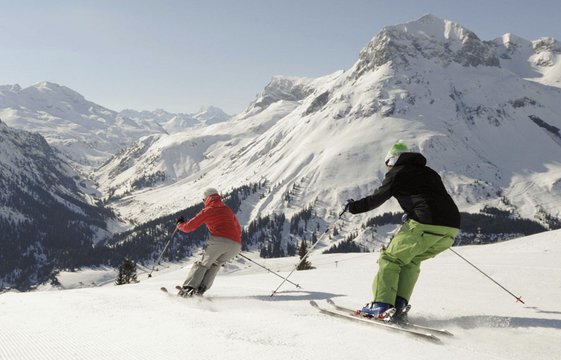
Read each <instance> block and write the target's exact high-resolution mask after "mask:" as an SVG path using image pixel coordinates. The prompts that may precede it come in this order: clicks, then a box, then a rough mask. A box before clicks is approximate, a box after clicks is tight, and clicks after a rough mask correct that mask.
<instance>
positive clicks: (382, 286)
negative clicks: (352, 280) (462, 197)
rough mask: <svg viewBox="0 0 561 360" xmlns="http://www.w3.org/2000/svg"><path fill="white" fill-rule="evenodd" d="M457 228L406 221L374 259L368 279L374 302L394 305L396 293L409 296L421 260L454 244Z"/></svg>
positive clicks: (416, 277) (419, 268) (417, 275)
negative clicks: (373, 269)
mask: <svg viewBox="0 0 561 360" xmlns="http://www.w3.org/2000/svg"><path fill="white" fill-rule="evenodd" d="M459 232H460V230H459V229H456V228H452V227H447V226H438V225H426V224H421V223H420V222H418V221H415V220H407V221H406V222H405V223H404V224H403V225H402V227H401V229H400V230H399V231H398V232H397V234H396V235H395V236H394V237H393V239H392V240H391V242H390V245H389V246H388V248H387V249H386V250H385V251H383V252H382V254H381V255H380V259H379V260H378V266H379V268H378V273H377V274H376V277H375V278H374V281H373V282H372V293H373V295H374V301H375V302H383V303H386V304H391V305H395V299H396V296H400V297H402V298H404V299H405V300H407V301H409V300H410V299H411V294H412V293H413V288H414V287H415V283H416V282H417V279H418V278H419V273H420V272H421V267H420V265H421V261H423V260H427V259H430V258H432V257H434V256H436V255H437V254H439V253H441V252H443V251H444V250H446V249H448V248H449V247H451V246H452V245H453V244H454V238H455V237H456V235H458V233H459Z"/></svg>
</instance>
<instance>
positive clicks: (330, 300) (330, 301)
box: [326, 298, 335, 305]
mask: <svg viewBox="0 0 561 360" xmlns="http://www.w3.org/2000/svg"><path fill="white" fill-rule="evenodd" d="M326 301H327V303H328V304H331V305H335V302H334V301H333V300H332V299H331V298H329V299H327V300H326Z"/></svg>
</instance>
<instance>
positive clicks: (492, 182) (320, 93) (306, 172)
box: [0, 15, 561, 276]
mask: <svg viewBox="0 0 561 360" xmlns="http://www.w3.org/2000/svg"><path fill="white" fill-rule="evenodd" d="M560 57H561V45H560V44H559V42H557V41H556V40H555V39H552V38H541V39H538V40H535V41H528V40H525V39H522V38H520V37H517V36H515V35H512V34H506V35H504V36H502V37H500V38H498V39H495V40H492V41H483V40H481V39H479V38H478V37H477V35H476V34H475V33H474V32H472V31H470V30H468V29H466V28H465V27H463V26H462V25H460V24H457V23H453V22H451V21H448V20H443V19H439V18H437V17H434V16H432V15H426V16H423V17H422V18H420V19H418V20H416V21H412V22H409V23H406V24H400V25H396V26H389V27H386V28H384V29H382V30H381V31H380V32H379V33H378V34H377V35H376V36H375V37H374V38H373V39H372V40H371V41H370V42H369V43H368V44H367V45H366V46H365V48H364V49H363V50H362V51H361V52H360V54H359V56H358V60H357V62H356V63H355V64H354V65H353V66H352V67H351V68H350V69H346V70H341V71H338V72H335V73H333V74H329V75H326V76H323V77H320V78H315V79H309V78H297V77H282V76H277V77H274V78H273V79H272V80H271V82H270V83H269V84H268V85H267V86H266V87H265V89H264V90H263V91H262V92H261V93H260V94H259V95H258V96H257V97H256V99H255V100H254V101H253V102H252V103H251V104H250V105H249V106H248V108H247V109H245V110H244V111H243V112H241V113H240V114H237V115H235V116H229V115H227V114H225V113H224V112H223V111H221V110H219V109H216V108H206V109H202V110H201V111H200V112H198V113H196V114H171V113H167V112H165V111H163V110H156V111H151V112H148V111H142V112H139V111H134V110H126V111H122V112H121V113H117V112H114V111H111V110H108V109H106V108H104V107H102V106H99V105H96V104H94V103H91V102H89V101H87V100H85V99H84V98H83V97H82V96H81V95H79V94H78V93H76V92H74V91H72V90H70V89H68V88H65V87H63V86H60V85H56V84H52V83H41V84H37V85H35V86H32V87H29V88H26V89H21V88H20V87H19V86H17V85H15V86H3V87H0V118H1V119H2V120H3V121H4V122H5V124H4V127H5V128H6V129H10V128H14V129H15V128H17V129H22V130H26V131H35V132H38V133H39V134H41V135H42V136H44V137H45V139H46V141H47V142H48V143H49V144H50V145H51V146H52V147H53V148H54V149H56V152H57V153H58V154H59V156H58V157H59V158H61V159H65V161H67V162H68V164H71V165H72V166H73V167H75V168H76V169H78V170H79V172H77V173H76V174H77V175H73V176H74V178H75V179H77V180H78V183H79V182H80V180H82V179H88V180H91V183H87V184H86V183H84V184H85V185H84V189H80V188H75V189H71V192H73V193H74V192H83V193H88V194H90V196H93V197H96V198H98V199H102V200H103V205H99V206H101V207H99V208H98V211H101V212H102V213H103V211H105V209H106V207H107V208H110V209H112V210H113V211H114V212H115V213H116V214H118V216H119V219H121V220H122V221H120V228H121V229H122V228H123V227H127V226H129V227H130V224H127V223H126V221H127V220H130V221H133V222H134V223H135V224H143V223H147V222H149V221H152V220H154V219H157V218H161V217H164V216H167V215H170V214H174V213H176V212H178V211H180V210H182V209H185V208H186V207H188V206H192V205H194V204H197V203H198V202H200V198H201V193H202V191H203V190H204V188H206V187H209V186H213V187H216V188H218V189H220V191H222V192H228V191H230V190H232V189H235V188H241V187H243V186H246V185H249V184H266V188H264V189H262V190H261V193H260V196H259V197H251V202H250V203H247V204H246V205H245V206H242V207H241V209H242V210H240V211H241V213H239V214H238V215H239V216H240V218H241V219H242V221H243V222H244V223H245V224H248V223H250V222H251V221H252V220H256V219H259V218H261V217H264V216H267V215H269V214H276V215H278V214H283V215H284V216H286V217H288V218H291V217H293V216H301V213H302V209H304V208H308V207H310V206H312V207H313V209H314V213H315V215H316V216H317V217H319V218H322V219H324V220H325V221H330V220H331V219H333V214H334V213H335V210H339V209H340V207H341V204H343V203H344V202H345V200H346V199H348V198H355V199H357V198H360V197H362V196H366V195H368V194H369V193H371V192H372V191H373V189H374V188H375V187H376V186H377V185H378V184H379V183H380V182H381V180H382V178H383V176H384V171H385V169H384V164H383V161H382V159H383V156H384V154H385V152H386V151H387V149H388V148H389V147H390V146H391V144H393V143H394V142H395V141H396V140H398V139H402V140H403V141H405V142H406V143H407V144H408V145H409V146H410V148H411V149H413V150H414V151H420V152H422V153H423V154H424V155H425V156H426V157H427V158H428V161H429V166H431V167H432V168H434V169H435V170H437V171H438V172H439V173H440V174H441V176H442V178H443V180H444V182H445V184H446V186H447V187H448V189H449V190H450V192H451V194H452V195H453V197H454V199H455V200H456V202H457V203H458V205H459V207H460V208H461V210H462V211H464V212H472V213H478V212H479V211H481V210H482V209H485V208H494V209H499V210H500V211H506V212H508V213H510V214H512V216H514V217H522V218H528V219H533V220H537V221H540V222H542V223H543V224H546V223H547V219H551V218H554V219H555V218H560V217H561V215H560V210H559V209H560V208H561V161H560V160H559V159H561V116H560V115H561V102H560V101H559V99H561V61H560V60H561V58H560ZM6 124H7V125H8V126H6ZM10 131H15V130H10ZM14 146H17V145H14ZM53 151H54V150H53ZM2 161H4V160H2ZM12 169H14V170H13V171H17V166H15V167H12ZM86 171H87V173H88V175H87V176H84V175H80V174H84V173H85V172H86ZM26 176H27V175H26ZM49 181H50V180H49ZM10 186H16V187H17V186H18V185H16V184H10ZM100 204H101V203H100ZM1 205H3V206H4V207H3V208H4V209H8V210H6V213H7V214H12V213H17V212H18V211H19V210H18V209H17V206H15V207H14V206H13V205H12V206H6V205H4V204H1ZM398 210H399V208H398V206H397V203H396V202H394V201H389V202H388V203H386V204H385V205H384V206H382V207H381V208H380V209H379V210H377V211H373V212H371V213H368V214H364V215H362V216H354V217H352V218H349V219H348V221H347V222H346V223H345V224H344V225H343V227H344V229H346V230H349V231H350V230H352V229H358V228H360V226H361V225H362V224H364V223H365V221H366V220H368V218H370V217H372V216H374V215H380V214H382V213H384V212H389V211H398ZM7 218H10V219H12V218H14V216H11V215H8V216H7ZM116 223H117V220H116V219H114V220H111V221H109V224H110V226H109V227H108V228H110V229H113V230H109V231H110V232H115V230H114V229H115V228H116ZM318 226H319V225H318ZM285 231H288V230H285ZM358 232H359V233H361V231H358ZM361 234H362V233H361ZM361 234H358V236H357V239H358V240H359V241H361V239H363V240H364V241H366V238H365V237H366V235H361ZM365 234H366V233H365ZM343 238H344V236H343V235H341V237H340V238H335V239H334V241H339V240H341V239H343ZM0 276H1V274H0Z"/></svg>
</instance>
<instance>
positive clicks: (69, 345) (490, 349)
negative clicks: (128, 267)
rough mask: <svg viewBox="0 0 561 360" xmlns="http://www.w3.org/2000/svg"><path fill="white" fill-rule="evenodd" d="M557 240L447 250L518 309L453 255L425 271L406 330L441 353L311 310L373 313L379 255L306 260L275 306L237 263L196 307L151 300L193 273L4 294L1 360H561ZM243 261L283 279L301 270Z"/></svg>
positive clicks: (288, 263)
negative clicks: (434, 336) (429, 333)
mask: <svg viewBox="0 0 561 360" xmlns="http://www.w3.org/2000/svg"><path fill="white" fill-rule="evenodd" d="M560 236H561V231H551V232H546V233H542V234H537V235H534V236H530V237H525V238H520V239H516V240H511V241H508V242H504V243H499V244H492V245H480V246H469V247H459V248H455V250H456V251H457V252H458V253H460V254H461V255H462V256H464V257H466V258H467V259H468V260H470V261H472V262H473V263H474V264H476V265H477V266H478V267H479V268H481V269H482V270H483V271H485V272H486V273H487V274H489V275H490V276H491V277H493V278H494V279H495V280H497V281H498V282H500V283H501V284H502V285H503V286H505V287H506V288H507V289H509V290H510V291H512V292H513V293H514V294H516V295H520V296H522V299H523V300H524V301H525V302H526V304H525V305H523V304H521V303H517V302H516V300H515V299H514V298H513V297H512V296H510V295H509V294H507V293H506V292H504V291H503V290H502V289H500V288H499V287H498V286H496V285H495V284H494V283H492V282H491V281H489V280H488V279H487V278H485V277H484V276H483V275H482V274H480V273H479V272H477V271H476V270H475V269H473V268H472V267H471V266H470V265H468V264H467V263H466V262H464V261H463V260H462V259H460V258H459V257H458V256H456V255H455V254H454V253H452V252H450V251H447V252H445V253H443V254H441V255H440V256H439V257H437V258H435V259H432V260H429V261H427V262H425V263H424V266H423V267H422V273H421V277H420V279H419V282H418V285H417V288H416V291H415V293H414V294H413V298H412V299H411V303H412V305H413V309H412V310H411V313H410V319H411V320H412V321H414V322H416V323H419V324H423V325H428V326H432V327H439V328H446V329H448V330H450V331H451V332H453V333H454V335H455V336H454V337H444V336H440V337H441V339H442V343H441V344H435V343H432V342H429V341H426V340H422V339H418V338H416V337H412V336H410V335H406V334H401V333H394V332H391V331H388V330H384V329H380V328H377V327H374V326H370V325H363V324H360V323H355V322H351V321H346V320H344V319H336V318H332V317H329V316H327V315H324V314H321V313H319V312H318V311H317V310H316V309H314V308H313V307H311V306H310V305H309V301H310V300H316V301H317V302H318V303H320V304H322V305H326V306H327V304H326V302H325V300H326V299H328V298H333V299H334V300H335V301H336V302H337V303H339V304H342V305H346V306H350V307H360V306H362V305H363V304H364V303H366V302H367V301H369V300H370V297H371V294H370V283H371V280H372V277H373V276H374V274H375V272H376V269H377V265H376V259H377V258H378V255H379V254H378V253H361V254H325V255H324V254H319V251H318V252H317V254H313V255H312V256H311V257H310V259H309V260H310V261H311V262H312V265H314V266H316V268H317V269H315V270H310V271H299V272H294V274H293V275H292V277H291V278H290V280H291V281H293V282H295V283H298V284H300V285H301V286H302V289H297V288H296V287H295V286H293V285H290V284H288V283H285V284H284V286H283V287H282V288H281V290H280V291H279V293H278V294H277V295H275V296H274V297H270V294H271V292H272V290H274V289H275V288H276V287H277V286H278V285H279V283H280V281H282V280H281V279H279V278H278V277H276V276H274V275H273V274H270V273H268V272H266V271H265V270H263V269H261V268H259V267H257V266H256V265H254V264H252V263H250V262H247V261H245V260H244V259H242V258H239V257H238V258H236V260H234V261H233V262H231V263H230V264H228V266H226V267H225V268H224V269H223V270H222V272H221V273H220V274H219V276H218V277H217V279H216V282H215V284H214V286H213V287H212V289H210V290H209V291H208V292H207V295H206V297H205V298H204V299H196V298H194V299H183V298H179V297H176V296H175V295H166V294H165V293H163V292H161V291H160V290H159V288H160V287H161V286H166V287H168V288H170V289H173V287H174V286H175V285H176V284H179V283H181V282H182V281H183V279H184V277H185V276H186V273H187V271H188V269H189V267H190V263H185V264H169V266H168V267H164V268H161V269H160V270H159V271H156V272H154V273H153V276H152V277H151V278H148V277H147V274H146V273H141V272H139V276H138V277H139V280H140V282H139V283H137V284H133V285H124V286H114V285H113V284H111V283H109V284H106V285H103V286H99V287H93V288H82V289H72V290H65V291H56V290H51V291H35V292H30V293H16V292H10V293H4V294H2V295H0V309H1V311H0V323H1V324H2V331H1V332H0V359H2V360H11V359H18V360H23V359H34V360H36V359H57V360H63V359H73V360H74V359H189V358H194V359H248V358H250V359H283V360H285V359H337V360H340V359H384V360H389V359H452V358H453V359H455V360H459V359H466V360H467V359H469V360H472V359H481V360H485V359H493V360H496V359H509V360H512V359H521V360H522V359H524V360H526V359H532V360H539V359H548V360H549V359H561V355H560V354H561V341H560V340H561V332H560V330H561V306H560V305H559V301H558V299H559V296H560V295H561V280H560V279H561V265H560V262H559V258H560V257H561V242H560V241H559V237H560ZM320 250H321V249H320ZM246 255H250V256H251V257H252V258H253V259H254V260H255V261H257V262H259V263H261V264H263V265H265V266H267V267H269V268H271V269H273V270H275V271H280V272H281V274H284V275H287V274H288V273H289V272H290V270H291V269H292V267H293V266H294V264H295V263H296V262H297V261H298V260H297V258H294V257H293V258H282V259H261V258H258V257H257V255H256V254H246ZM84 274H85V275H84V276H85V278H86V279H85V280H83V281H81V280H80V279H78V276H77V275H76V274H74V275H73V276H74V278H73V279H72V281H74V282H80V281H81V282H82V283H92V282H95V281H94V280H93V275H92V271H88V272H84ZM100 274H101V275H99V276H100V277H101V278H103V279H102V280H103V281H105V282H106V276H107V274H106V272H103V271H100ZM62 278H63V279H65V281H70V279H69V278H68V277H66V278H65V277H62ZM103 281H101V282H103ZM68 286H70V285H68Z"/></svg>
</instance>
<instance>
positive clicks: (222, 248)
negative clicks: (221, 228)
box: [183, 236, 242, 293]
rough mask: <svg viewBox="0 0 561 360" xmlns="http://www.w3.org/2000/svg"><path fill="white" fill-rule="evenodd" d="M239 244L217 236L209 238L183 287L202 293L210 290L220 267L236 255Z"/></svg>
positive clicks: (239, 247)
mask: <svg viewBox="0 0 561 360" xmlns="http://www.w3.org/2000/svg"><path fill="white" fill-rule="evenodd" d="M241 248H242V247H241V244H240V243H238V242H235V241H233V240H230V239H226V238H223V237H219V236H211V237H210V238H209V239H208V242H207V246H206V248H205V250H204V251H203V255H202V256H201V259H200V260H198V261H197V262H195V263H194V264H193V266H192V267H191V270H190V271H189V274H188V275H187V279H185V282H183V286H190V287H192V288H194V289H197V290H198V292H199V293H203V292H205V291H206V290H208V289H210V287H211V286H212V283H213V282H214V278H216V275H217V274H218V270H220V267H221V266H222V265H223V264H224V263H226V262H228V261H230V260H231V259H233V258H234V256H236V255H238V253H239V252H240V250H241Z"/></svg>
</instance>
